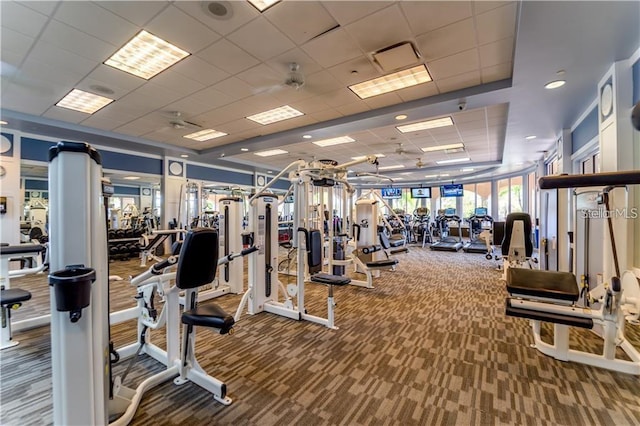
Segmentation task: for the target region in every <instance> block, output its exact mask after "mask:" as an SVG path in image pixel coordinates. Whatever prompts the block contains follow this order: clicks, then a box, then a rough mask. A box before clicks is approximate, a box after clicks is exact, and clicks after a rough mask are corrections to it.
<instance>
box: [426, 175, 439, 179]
mask: <svg viewBox="0 0 640 426" xmlns="http://www.w3.org/2000/svg"><path fill="white" fill-rule="evenodd" d="M436 177H438V175H426V176H425V178H427V179H432V178H436Z"/></svg>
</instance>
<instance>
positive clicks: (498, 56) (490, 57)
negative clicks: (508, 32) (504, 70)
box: [478, 38, 514, 68]
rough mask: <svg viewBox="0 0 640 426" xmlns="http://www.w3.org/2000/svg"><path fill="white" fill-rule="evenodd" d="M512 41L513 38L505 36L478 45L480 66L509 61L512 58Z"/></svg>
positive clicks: (490, 65)
mask: <svg viewBox="0 0 640 426" xmlns="http://www.w3.org/2000/svg"><path fill="white" fill-rule="evenodd" d="M513 41H514V40H513V38H505V39H503V40H499V41H496V42H494V43H489V44H485V45H482V46H480V47H479V48H478V50H479V51H480V66H481V67H482V68H487V67H492V66H494V65H499V64H504V63H506V62H511V61H512V60H513V49H514V46H513Z"/></svg>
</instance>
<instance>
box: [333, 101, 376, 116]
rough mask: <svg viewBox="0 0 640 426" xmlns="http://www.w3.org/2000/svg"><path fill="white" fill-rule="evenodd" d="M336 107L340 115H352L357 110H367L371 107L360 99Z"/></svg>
mask: <svg viewBox="0 0 640 426" xmlns="http://www.w3.org/2000/svg"><path fill="white" fill-rule="evenodd" d="M336 109H337V110H338V111H339V112H340V113H341V114H342V115H353V114H357V113H359V112H364V111H369V110H370V109H371V108H370V107H369V105H367V104H366V103H364V102H362V101H357V102H353V103H350V104H345V105H338V106H337V107H336Z"/></svg>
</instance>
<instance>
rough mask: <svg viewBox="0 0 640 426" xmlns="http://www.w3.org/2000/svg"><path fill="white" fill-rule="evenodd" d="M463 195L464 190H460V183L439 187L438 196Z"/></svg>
mask: <svg viewBox="0 0 640 426" xmlns="http://www.w3.org/2000/svg"><path fill="white" fill-rule="evenodd" d="M463 195H464V190H463V189H462V184H461V183H455V184H453V183H452V184H451V185H441V186H440V196H441V197H462V196H463Z"/></svg>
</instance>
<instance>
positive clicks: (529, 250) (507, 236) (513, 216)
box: [502, 213, 533, 257]
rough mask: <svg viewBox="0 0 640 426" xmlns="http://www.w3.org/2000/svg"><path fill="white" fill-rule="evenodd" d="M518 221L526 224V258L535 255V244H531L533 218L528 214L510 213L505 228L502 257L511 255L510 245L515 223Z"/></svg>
mask: <svg viewBox="0 0 640 426" xmlns="http://www.w3.org/2000/svg"><path fill="white" fill-rule="evenodd" d="M517 220H521V221H523V222H524V246H525V256H526V257H531V255H532V254H533V243H532V242H531V216H529V214H528V213H509V214H508V215H507V222H506V224H505V228H504V239H503V240H502V255H503V256H507V255H508V254H509V244H510V243H511V234H512V233H513V223H514V222H515V221H517Z"/></svg>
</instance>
